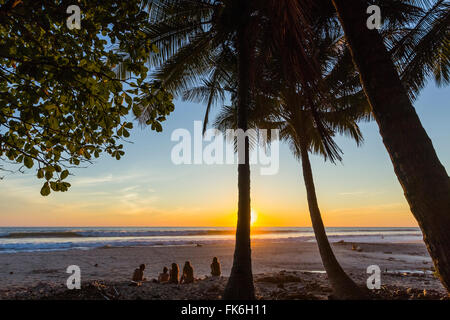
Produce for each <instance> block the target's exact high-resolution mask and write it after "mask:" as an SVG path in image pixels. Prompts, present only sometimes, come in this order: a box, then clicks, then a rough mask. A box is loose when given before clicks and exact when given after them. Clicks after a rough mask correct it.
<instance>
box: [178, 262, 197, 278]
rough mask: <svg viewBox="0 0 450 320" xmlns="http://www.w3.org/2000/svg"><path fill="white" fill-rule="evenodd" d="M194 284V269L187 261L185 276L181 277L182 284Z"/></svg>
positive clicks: (184, 269)
mask: <svg viewBox="0 0 450 320" xmlns="http://www.w3.org/2000/svg"><path fill="white" fill-rule="evenodd" d="M193 282H194V268H192V266H191V263H190V262H189V261H186V262H185V264H184V267H183V276H182V277H181V280H180V283H193Z"/></svg>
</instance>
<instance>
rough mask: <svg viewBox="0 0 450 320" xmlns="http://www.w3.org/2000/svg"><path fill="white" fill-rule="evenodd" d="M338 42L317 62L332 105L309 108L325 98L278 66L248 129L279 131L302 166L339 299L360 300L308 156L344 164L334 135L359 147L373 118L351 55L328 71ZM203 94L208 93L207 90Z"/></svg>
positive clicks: (230, 113) (331, 39)
mask: <svg viewBox="0 0 450 320" xmlns="http://www.w3.org/2000/svg"><path fill="white" fill-rule="evenodd" d="M316 34H322V33H320V32H316ZM337 36H338V35H337V34H328V35H327V36H326V37H325V39H316V42H317V43H318V45H317V48H318V49H319V55H320V57H318V61H320V62H321V63H322V66H323V72H328V75H327V76H326V77H325V79H324V82H326V87H327V88H328V90H330V93H332V97H329V101H328V102H329V104H327V105H315V106H314V107H311V106H309V103H310V102H311V99H310V97H311V96H314V97H315V99H314V100H316V101H317V100H319V101H320V96H321V94H320V93H318V92H316V91H314V92H306V91H307V90H308V91H311V89H310V88H308V89H306V90H301V89H300V90H299V89H298V88H299V87H300V86H293V85H291V84H290V83H289V82H287V81H286V80H285V79H283V74H282V72H280V71H281V70H283V68H282V67H281V66H280V60H274V61H273V62H272V66H271V70H270V72H269V74H266V80H265V81H267V86H265V85H262V87H263V88H267V87H269V88H270V92H262V91H260V92H259V94H257V95H254V96H255V98H254V101H253V104H252V108H251V110H250V118H249V124H250V126H251V127H252V128H253V129H256V130H257V129H272V128H278V129H280V132H281V138H282V139H283V140H285V141H287V142H288V143H289V144H290V146H291V149H292V151H293V153H294V155H295V156H296V157H297V158H298V159H300V160H301V162H302V172H303V178H304V181H305V186H306V192H307V199H308V205H309V211H310V215H311V221H312V225H313V229H314V234H315V237H316V240H317V244H318V247H319V252H320V255H321V258H322V263H323V265H324V267H325V270H326V272H327V275H328V278H329V280H330V283H331V285H332V288H333V291H334V297H335V298H338V299H361V298H363V297H365V292H364V291H363V290H361V289H360V288H359V287H358V286H357V285H356V284H355V283H354V282H353V281H352V280H351V279H350V277H348V275H347V274H346V273H345V271H344V270H343V269H342V267H341V266H340V264H339V262H338V261H337V259H336V257H335V255H334V253H333V250H332V248H331V246H330V243H329V241H328V238H327V235H326V232H325V228H324V225H323V221H322V218H321V213H320V209H319V205H318V202H317V197H316V192H315V187H314V180H313V174H312V169H311V164H310V161H309V152H313V153H317V154H321V155H322V156H323V157H324V158H325V159H329V160H331V161H333V162H334V161H336V160H338V161H339V160H341V156H340V153H341V150H340V149H339V147H338V146H337V145H336V144H335V142H334V140H333V137H334V135H335V134H336V133H337V132H339V133H342V134H347V135H349V136H351V137H352V138H353V139H354V140H355V141H356V143H357V144H359V143H361V142H362V135H361V132H360V130H359V128H358V125H357V121H358V120H362V119H369V118H370V117H369V116H368V113H369V109H368V104H367V102H366V99H365V97H364V95H363V93H362V92H361V91H360V88H359V86H358V85H357V78H356V79H355V75H354V72H353V69H352V68H351V65H350V68H349V65H348V62H350V63H351V61H349V60H348V59H347V57H348V52H347V51H346V50H344V52H343V54H342V55H341V58H342V59H341V60H339V61H338V62H336V63H335V65H334V68H332V69H331V71H330V70H326V69H327V66H329V64H330V63H331V60H332V59H333V58H334V56H335V55H336V52H335V51H336V50H335V49H336V46H337V45H338V44H339V41H337V40H338V39H339V38H338V37H337ZM355 80H356V81H355ZM276 83H278V86H277V85H276ZM215 87H219V85H216V86H215ZM229 87H232V85H230V86H229ZM203 92H205V93H206V92H208V90H204V91H203ZM323 94H324V95H326V93H323ZM328 96H331V95H330V94H328ZM188 97H189V95H188ZM330 100H331V101H330ZM236 118H237V117H236V108H235V107H233V106H225V107H223V108H222V111H221V113H220V114H219V115H218V117H217V119H216V121H215V126H216V127H217V128H218V129H220V130H225V129H226V128H230V127H236Z"/></svg>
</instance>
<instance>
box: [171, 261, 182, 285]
mask: <svg viewBox="0 0 450 320" xmlns="http://www.w3.org/2000/svg"><path fill="white" fill-rule="evenodd" d="M179 273H180V269H179V268H178V265H177V264H176V263H172V268H171V269H170V274H169V283H176V284H178V274H179Z"/></svg>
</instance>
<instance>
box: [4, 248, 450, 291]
mask: <svg viewBox="0 0 450 320" xmlns="http://www.w3.org/2000/svg"><path fill="white" fill-rule="evenodd" d="M353 245H355V246H356V247H358V248H360V251H357V250H352V247H353ZM332 246H333V250H334V252H335V254H336V257H337V259H338V261H339V262H340V264H341V265H342V267H343V268H344V270H345V271H346V272H347V273H348V275H349V276H350V277H351V278H352V279H354V280H355V281H356V282H357V283H358V284H360V285H362V286H364V285H365V283H366V281H367V278H368V277H369V276H370V275H369V274H367V267H368V266H370V265H378V266H379V267H380V269H381V271H382V274H381V284H382V286H389V287H395V288H400V289H398V290H400V291H401V290H407V289H411V290H416V291H417V290H418V291H420V292H423V290H426V291H428V292H435V293H437V294H440V295H445V290H444V288H443V286H442V285H441V283H440V282H439V280H438V279H437V278H435V277H434V275H433V272H434V268H433V264H432V261H431V259H430V257H429V255H428V252H427V250H426V247H425V245H424V244H423V243H355V242H343V243H342V242H337V243H333V244H332ZM233 250H234V243H221V244H208V245H205V244H204V245H201V246H195V245H192V246H172V247H153V246H152V247H124V248H95V249H89V250H65V251H51V252H28V253H25V252H19V253H3V254H0V299H5V298H6V299H8V297H10V298H11V296H14V295H16V294H19V293H20V292H28V291H30V292H33V290H34V289H33V288H37V287H39V286H42V287H43V288H48V290H50V291H52V292H53V291H54V290H55V288H59V289H61V290H63V289H64V287H65V283H66V281H67V278H68V277H69V276H70V274H67V273H66V269H67V267H68V266H69V265H78V266H79V267H80V269H81V282H82V284H83V285H88V284H92V283H102V282H104V283H106V285H108V284H113V286H119V287H124V286H126V284H129V282H130V281H129V280H130V279H131V275H132V272H133V270H134V269H135V268H136V267H137V266H138V265H139V264H141V263H144V264H146V266H147V267H146V270H145V276H146V277H147V278H148V279H150V280H151V279H154V278H157V275H158V274H159V273H160V272H161V270H162V268H163V267H164V266H168V267H169V266H170V264H171V263H172V262H176V263H178V265H179V266H180V267H181V268H182V266H183V264H184V261H186V260H190V261H191V263H192V265H193V267H194V274H195V277H196V278H199V279H205V276H207V275H208V274H209V272H210V270H209V265H210V263H211V260H212V257H213V256H217V257H218V258H219V260H220V262H221V266H222V275H224V276H228V275H229V272H230V270H231V264H232V256H233ZM252 256H253V260H252V263H253V273H254V275H255V283H258V279H259V278H264V277H266V278H267V277H277V276H279V275H280V273H290V274H297V275H299V277H300V278H301V280H299V281H306V282H308V283H310V284H309V286H312V287H314V283H315V285H316V286H317V287H318V288H322V287H323V290H322V291H323V292H322V293H324V292H329V290H330V288H329V285H328V283H327V280H326V274H325V273H324V269H323V266H322V262H321V259H320V255H319V253H318V248H317V245H316V243H314V242H301V241H299V242H276V241H268V240H266V241H256V242H254V243H253V245H252ZM305 271H306V272H305ZM222 279H226V278H222ZM223 281H225V280H223ZM203 282H204V281H203V280H202V281H200V284H198V286H200V287H202V286H203V284H201V283H203ZM157 285H159V284H150V285H145V286H150V287H154V286H157ZM277 285H278V284H277ZM293 285H295V283H294V284H293ZM258 286H259V287H261V288H263V289H258V290H263V292H265V291H264V290H265V289H264V288H266V287H267V285H265V284H264V285H261V284H259V285H258ZM169 287H170V286H168V287H163V289H162V290H163V291H164V290H168V289H167V288H169ZM305 288H306V287H305ZM305 288H304V289H305ZM402 288H403V289H402ZM276 289H280V288H276ZM297 289H298V288H297ZM297 289H295V290H297ZM39 290H41V289H39ZM48 290H47V289H45V290H44V289H43V291H42V294H43V296H46V295H47V296H48ZM149 290H150V289H149ZM155 290H156V289H155ZM158 290H159V289H158ZM174 290H177V289H174ZM270 290H272V289H270ZM295 290H294V291H295ZM305 290H306V289H305ZM125 291H127V290H125ZM169 291H170V290H169ZM272 291H273V290H272ZM297 291H298V290H297ZM131 292H132V291H131ZM306 293H308V291H307V290H306V291H304V294H306ZM30 294H31V293H30ZM271 294H272V293H271ZM317 294H318V293H316V295H317ZM322 295H323V294H318V296H322ZM37 296H39V294H38V295H37ZM33 297H34V295H33ZM168 297H170V294H169V295H168ZM175 297H177V295H176V294H175V295H174V298H175ZM261 297H263V298H268V296H267V292H266V293H262V294H261ZM143 298H151V295H149V296H148V297H143ZM207 298H208V299H209V298H210V297H207ZM322 298H323V297H322Z"/></svg>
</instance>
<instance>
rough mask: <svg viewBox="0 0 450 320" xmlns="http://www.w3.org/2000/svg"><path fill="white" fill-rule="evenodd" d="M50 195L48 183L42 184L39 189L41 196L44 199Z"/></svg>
mask: <svg viewBox="0 0 450 320" xmlns="http://www.w3.org/2000/svg"><path fill="white" fill-rule="evenodd" d="M49 194H50V187H49V186H48V182H46V183H44V185H43V186H42V189H41V195H42V196H44V197H46V196H48V195H49Z"/></svg>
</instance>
